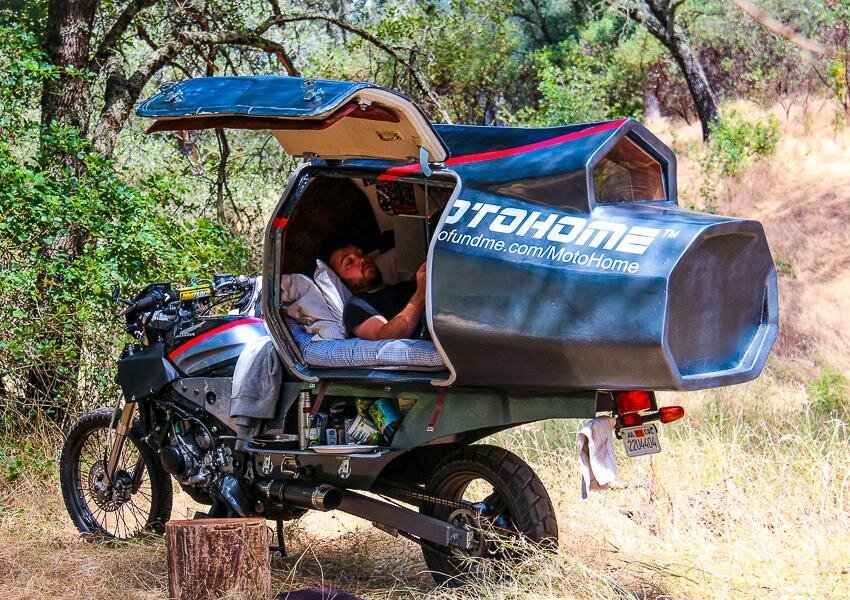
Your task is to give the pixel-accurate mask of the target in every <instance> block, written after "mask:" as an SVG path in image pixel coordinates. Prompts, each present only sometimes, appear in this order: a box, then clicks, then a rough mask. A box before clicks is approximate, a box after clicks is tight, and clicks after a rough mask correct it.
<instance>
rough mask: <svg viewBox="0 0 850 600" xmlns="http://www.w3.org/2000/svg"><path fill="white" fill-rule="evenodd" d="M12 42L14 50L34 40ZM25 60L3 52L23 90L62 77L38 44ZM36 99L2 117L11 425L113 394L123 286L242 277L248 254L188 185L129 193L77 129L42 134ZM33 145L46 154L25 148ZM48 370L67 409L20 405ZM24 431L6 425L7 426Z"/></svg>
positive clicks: (4, 313)
mask: <svg viewBox="0 0 850 600" xmlns="http://www.w3.org/2000/svg"><path fill="white" fill-rule="evenodd" d="M8 33H9V32H8V31H7V34H8ZM12 33H14V34H15V35H18V37H17V38H16V40H15V43H18V42H20V41H21V40H24V41H26V40H27V38H26V37H25V36H23V35H21V32H20V31H13V32H12ZM7 39H8V38H7ZM17 50H18V54H17V55H15V54H11V53H9V52H8V51H5V50H4V51H0V57H2V58H0V60H2V63H4V64H6V65H11V66H12V67H13V68H11V69H10V70H9V71H7V73H11V75H10V76H11V77H14V78H15V80H16V81H19V82H23V84H24V86H23V87H24V89H25V88H26V86H30V87H32V88H37V87H38V81H39V79H40V78H44V77H49V76H51V70H50V69H46V68H44V61H43V58H42V57H41V56H40V54H39V51H38V49H37V48H35V47H34V46H29V47H27V46H25V45H24V44H19V45H18V46H17ZM24 50H27V51H28V52H29V55H25V54H24ZM4 89H5V88H4ZM25 99H26V97H25V96H23V95H19V96H18V97H17V98H16V97H15V95H14V94H8V93H7V94H6V95H5V96H4V100H6V101H5V102H4V103H3V105H2V107H0V108H2V110H0V119H2V125H3V133H4V135H3V136H2V137H0V321H1V322H3V323H4V327H3V330H2V332H0V373H2V374H3V377H2V379H0V401H2V402H3V403H2V407H3V408H4V409H5V411H6V412H7V415H5V416H8V412H9V411H10V410H11V411H16V412H17V413H18V414H20V413H23V414H24V415H31V414H32V413H33V412H35V411H38V410H47V411H50V412H53V413H54V414H55V415H59V414H61V413H62V412H63V411H64V410H65V409H67V408H69V407H74V406H76V404H77V403H79V402H81V401H86V402H98V401H102V399H103V394H104V393H106V391H107V390H110V389H111V388H112V386H113V385H114V384H113V375H112V366H111V364H110V360H111V358H112V357H114V356H115V355H116V349H117V346H118V345H119V344H120V342H121V341H122V337H121V336H120V335H119V333H120V325H119V324H118V323H117V322H116V321H115V320H114V319H113V317H112V312H113V308H112V307H111V306H109V302H108V296H109V289H110V288H111V286H112V285H113V284H114V283H121V284H123V285H126V286H128V287H129V288H131V291H132V288H138V287H140V286H142V285H143V284H145V283H148V282H149V281H151V280H169V281H171V280H176V281H180V280H188V279H191V278H193V277H198V276H209V275H210V274H211V273H212V272H214V271H225V270H230V271H240V270H242V269H243V268H244V267H245V262H246V259H247V256H248V255H247V249H246V247H245V244H244V243H243V241H242V240H241V239H240V238H237V237H235V236H233V235H232V234H230V233H229V232H228V231H227V229H226V228H224V227H223V226H222V225H220V224H218V223H216V222H213V221H211V220H210V219H207V218H202V217H201V218H196V217H193V216H192V215H190V214H186V213H185V212H184V210H183V205H184V203H183V201H182V198H181V196H182V195H183V194H184V191H185V190H184V189H183V187H182V186H181V185H179V183H178V181H179V180H178V179H176V178H175V177H171V176H169V175H167V174H160V175H157V176H151V177H148V178H147V179H146V180H144V181H141V182H139V184H138V185H137V186H131V185H129V184H127V183H125V181H126V180H127V179H128V178H129V174H128V173H127V170H126V169H125V168H122V167H120V166H119V165H117V164H116V163H115V162H113V161H111V160H108V159H106V158H105V157H104V156H103V155H101V154H98V153H96V152H94V151H92V149H91V142H90V141H89V140H87V139H84V138H81V137H80V135H79V134H78V132H77V131H75V130H73V129H70V128H61V127H58V126H53V127H50V128H47V129H41V128H40V126H39V124H38V122H37V121H36V120H35V117H36V115H34V114H30V113H28V112H27V111H26V110H24V107H25V102H24V101H25ZM25 139H31V140H32V141H33V145H34V148H37V149H36V150H33V151H26V149H25V148H24V149H22V146H21V141H22V140H25ZM57 157H67V158H68V160H64V161H62V160H57ZM43 365H51V366H52V367H53V368H54V370H55V372H56V374H57V375H59V377H58V378H57V382H63V385H64V389H52V390H51V395H52V396H53V397H54V398H61V400H57V401H55V402H52V403H47V404H41V405H39V406H26V405H23V404H21V400H22V399H23V398H24V396H25V391H26V390H27V386H29V385H32V381H30V380H29V377H30V376H31V373H32V369H33V367H39V366H43ZM42 383H46V384H47V385H51V384H55V383H56V382H42ZM13 425H14V423H13V422H11V421H9V420H8V419H4V420H3V426H4V428H8V427H10V426H13Z"/></svg>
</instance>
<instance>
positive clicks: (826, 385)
mask: <svg viewBox="0 0 850 600" xmlns="http://www.w3.org/2000/svg"><path fill="white" fill-rule="evenodd" d="M807 391H808V394H809V401H810V402H811V407H812V408H813V409H814V410H815V411H817V412H819V413H821V414H825V415H832V416H848V415H850V399H848V389H847V378H846V377H844V376H843V375H842V374H841V373H838V372H837V371H834V370H832V369H830V368H824V369H823V370H822V371H821V376H820V377H818V378H817V379H815V380H814V381H812V382H810V383H809V385H808V388H807Z"/></svg>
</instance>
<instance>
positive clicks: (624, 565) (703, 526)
mask: <svg viewBox="0 0 850 600" xmlns="http://www.w3.org/2000/svg"><path fill="white" fill-rule="evenodd" d="M738 108H739V111H742V112H745V113H746V112H749V113H750V114H752V113H753V112H754V111H753V110H752V109H750V108H748V107H746V106H741V107H738ZM815 108H816V107H815ZM818 114H819V113H818V112H817V111H811V112H809V113H807V114H794V113H792V115H791V119H790V120H786V119H785V117H784V114H783V115H782V121H781V123H782V130H783V138H782V141H781V142H780V145H779V147H778V150H777V155H776V157H775V158H774V159H772V160H771V161H769V162H768V163H765V164H761V165H756V166H755V167H753V168H751V169H750V170H749V171H748V172H747V173H746V174H745V176H744V177H743V178H742V179H741V180H740V181H737V182H735V181H728V182H723V184H722V191H721V194H720V196H719V203H718V210H719V212H721V213H726V214H733V215H736V216H747V217H754V218H758V219H759V220H761V221H762V222H763V223H764V225H765V228H766V230H767V234H768V238H769V241H770V244H771V248H772V250H773V253H774V257H775V258H777V259H781V260H783V261H786V262H787V263H788V264H789V265H790V268H791V270H793V276H790V275H789V276H783V277H781V278H780V302H781V304H780V306H781V321H782V334H781V339H780V342H779V344H778V345H777V348H776V351H775V352H774V355H773V357H772V358H771V361H770V362H769V364H768V368H767V370H766V373H765V375H763V376H762V377H761V378H760V379H759V380H758V381H756V382H753V383H750V384H746V385H741V386H736V387H733V388H726V389H720V390H711V391H707V392H699V393H691V394H663V395H662V398H661V400H662V402H663V403H679V404H684V405H685V406H686V409H687V410H688V416H687V417H686V419H685V420H684V421H683V422H680V423H678V424H676V425H673V426H667V427H665V428H664V430H663V432H662V446H663V448H664V452H662V454H660V455H657V456H655V457H653V458H652V459H649V458H643V459H637V460H629V459H626V458H625V457H624V456H622V454H621V455H620V461H619V466H620V478H621V481H622V482H623V483H624V484H625V485H626V487H625V488H624V489H622V490H613V491H609V492H602V493H597V494H594V495H592V496H591V498H590V499H589V500H587V501H584V502H582V501H580V500H579V499H578V475H577V471H576V461H575V447H574V439H575V427H576V424H575V423H570V422H549V423H546V424H538V425H532V426H527V427H523V428H519V429H516V430H514V431H512V432H508V433H507V434H503V435H501V436H499V437H498V438H497V439H496V440H495V441H496V442H497V443H501V444H503V445H505V446H506V447H508V448H510V449H511V450H513V451H514V452H516V453H518V454H520V455H521V456H523V457H524V458H525V459H526V460H528V461H529V462H530V463H531V464H532V466H533V467H534V468H535V469H536V470H537V471H538V473H539V474H540V476H541V477H542V479H543V480H544V483H545V484H546V486H547V488H548V490H549V492H550V494H551V496H552V500H553V503H554V504H555V506H556V509H557V513H558V518H559V524H560V530H561V538H562V544H561V549H560V551H559V553H558V554H557V555H555V556H553V557H540V556H533V557H530V558H529V559H528V561H526V563H524V564H522V565H520V567H519V568H517V569H515V570H513V571H512V573H511V574H510V575H509V576H507V577H505V578H503V579H502V580H501V581H499V582H498V583H496V582H494V581H489V582H483V583H479V584H472V585H470V586H469V587H468V588H467V589H465V590H461V591H460V592H448V591H445V590H433V589H432V587H431V582H430V578H429V577H428V575H427V574H425V573H423V571H424V568H425V567H424V563H423V562H422V560H421V558H420V555H419V552H418V549H417V548H416V547H415V546H414V545H413V544H411V543H409V542H407V541H404V540H400V539H394V538H391V537H390V536H388V535H387V534H384V533H382V532H379V531H377V530H375V529H373V528H372V527H371V526H369V525H368V524H366V523H364V522H363V521H360V520H359V519H356V518H354V517H349V516H346V515H342V516H339V517H336V516H332V515H311V516H309V517H307V518H305V519H304V520H302V521H301V522H299V523H296V524H293V525H291V526H290V527H289V529H288V536H289V539H288V543H289V546H290V549H291V552H292V557H291V558H288V559H286V560H275V561H274V563H273V566H274V568H275V577H276V580H277V581H276V582H277V585H278V587H279V588H281V589H284V588H287V587H289V586H301V585H315V584H317V583H319V582H320V581H324V582H325V583H330V584H333V585H337V586H338V587H340V588H342V589H346V590H348V591H351V592H355V593H361V594H363V595H364V596H368V597H374V598H388V597H421V596H423V595H425V594H428V595H431V596H434V597H447V598H448V597H470V598H478V597H487V598H501V597H517V598H539V597H582V598H613V597H617V598H621V597H623V596H632V595H634V596H638V597H657V596H660V595H664V596H672V597H699V598H702V597H706V598H727V597H730V596H733V597H757V596H776V595H780V596H789V597H791V596H793V597H799V596H811V597H842V596H850V592H848V590H850V574H848V573H850V449H849V448H848V444H847V438H848V426H847V413H844V414H843V415H841V414H840V413H834V414H831V415H830V414H827V413H824V412H818V411H815V410H813V409H812V407H811V400H812V398H811V397H810V395H811V394H810V393H809V392H808V391H807V390H808V388H807V387H806V383H807V382H809V381H811V380H813V379H815V378H817V377H819V376H820V375H821V372H822V369H823V368H824V367H829V368H831V369H832V370H834V371H836V372H843V373H844V374H845V375H848V374H850V364H848V361H850V353H848V351H847V350H848V348H850V327H848V326H847V325H846V324H845V321H844V319H845V315H847V314H848V313H850V269H848V268H847V267H848V265H850V246H848V245H847V244H846V240H847V230H846V227H847V225H848V224H850V216H848V215H850V204H849V203H850V185H848V184H850V170H848V169H847V168H846V156H847V149H848V141H850V134H848V131H847V130H842V131H840V132H839V133H837V134H836V133H835V131H834V128H833V126H832V123H831V122H829V120H828V119H827V118H824V117H820V116H817V115H818ZM650 128H651V129H652V130H654V131H656V132H658V133H659V135H661V137H663V138H664V139H665V140H666V141H668V142H670V143H672V144H674V145H675V146H676V147H677V149H679V150H680V179H681V184H680V185H681V188H682V190H683V192H684V195H685V198H686V199H687V200H688V201H691V202H695V201H697V194H696V190H697V188H698V185H699V181H698V178H699V173H698V171H697V168H696V167H695V165H694V162H693V161H692V160H690V159H689V157H688V151H687V147H688V146H689V144H691V143H695V142H696V141H697V140H698V139H699V132H698V130H697V129H696V128H695V127H690V128H687V127H683V126H681V125H671V124H670V123H666V122H659V123H654V124H651V125H650ZM836 397H840V395H839V396H836ZM843 401H844V406H845V407H846V406H847V405H848V399H847V398H846V390H845V397H844V398H843ZM618 452H620V450H619V449H618ZM46 471H47V477H48V478H50V477H51V475H50V470H49V468H48V469H46ZM30 479H35V478H34V477H31V476H27V477H24V478H21V479H19V480H17V481H16V482H14V483H12V484H9V483H8V482H5V481H3V482H2V487H0V573H2V574H3V577H2V578H0V597H2V598H34V597H57V596H70V597H96V598H114V597H116V596H119V595H120V596H123V597H126V598H160V597H163V596H164V592H165V590H166V586H167V582H166V576H165V556H164V549H163V545H162V542H161V540H158V539H153V540H147V541H142V542H138V543H132V544H124V545H121V546H118V547H110V546H103V545H95V544H91V543H89V542H85V541H81V540H79V539H78V538H77V536H76V534H75V531H74V529H73V527H72V526H71V525H70V523H69V522H68V520H67V517H66V516H65V514H64V508H63V506H62V502H61V498H60V497H59V492H58V485H57V484H56V483H55V481H52V482H51V484H50V485H49V486H48V485H44V484H43V483H31V482H30ZM191 510H192V508H191V507H190V506H189V505H188V504H187V499H186V497H185V496H180V499H179V501H178V504H177V506H176V507H175V516H180V517H182V516H184V515H186V514H187V511H191Z"/></svg>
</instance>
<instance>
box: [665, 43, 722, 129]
mask: <svg viewBox="0 0 850 600" xmlns="http://www.w3.org/2000/svg"><path fill="white" fill-rule="evenodd" d="M665 45H666V46H667V49H668V50H669V51H670V54H672V55H673V60H675V61H676V64H677V65H679V69H680V70H681V71H682V75H683V76H684V78H685V83H687V85H688V90H689V91H690V93H691V99H693V101H694V105H695V106H696V109H697V115H699V121H700V123H701V124H702V139H703V140H707V139H708V136H709V134H710V133H711V129H710V128H709V126H710V125H711V123H713V122H715V121H717V120H718V119H719V118H720V114H719V113H718V111H717V103H716V102H715V100H714V93H713V92H712V90H711V84H710V83H709V81H708V77H707V76H706V75H705V70H704V69H703V68H702V64H700V62H699V60H698V59H697V57H696V54H694V51H693V49H691V46H690V44H688V42H687V41H686V40H685V39H684V37H682V35H681V34H680V33H679V32H677V34H676V35H675V36H674V37H673V43H672V44H669V45H668V44H665Z"/></svg>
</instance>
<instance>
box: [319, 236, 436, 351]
mask: <svg viewBox="0 0 850 600" xmlns="http://www.w3.org/2000/svg"><path fill="white" fill-rule="evenodd" d="M328 266H330V268H331V269H333V271H334V273H336V274H337V275H338V276H339V278H340V279H341V280H342V282H343V283H344V284H345V285H346V286H347V287H348V289H349V290H351V293H352V294H354V295H353V296H352V297H351V298H350V299H349V300H348V302H346V304H345V308H344V310H343V313H342V322H343V324H344V325H345V332H346V334H347V335H348V336H349V337H359V338H362V339H364V340H392V339H405V338H415V337H419V334H420V332H421V331H422V324H421V323H422V315H423V313H424V311H425V263H422V265H420V267H419V269H418V270H417V271H416V281H415V282H413V281H402V282H400V283H396V284H395V285H384V282H383V280H382V279H381V272H380V271H379V270H378V267H377V266H376V265H375V263H374V262H372V260H371V259H369V258H366V257H365V256H363V250H361V249H360V248H358V247H357V246H354V245H352V244H348V245H345V246H342V247H340V248H337V249H336V250H334V251H333V252H331V253H330V256H329V257H328Z"/></svg>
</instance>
